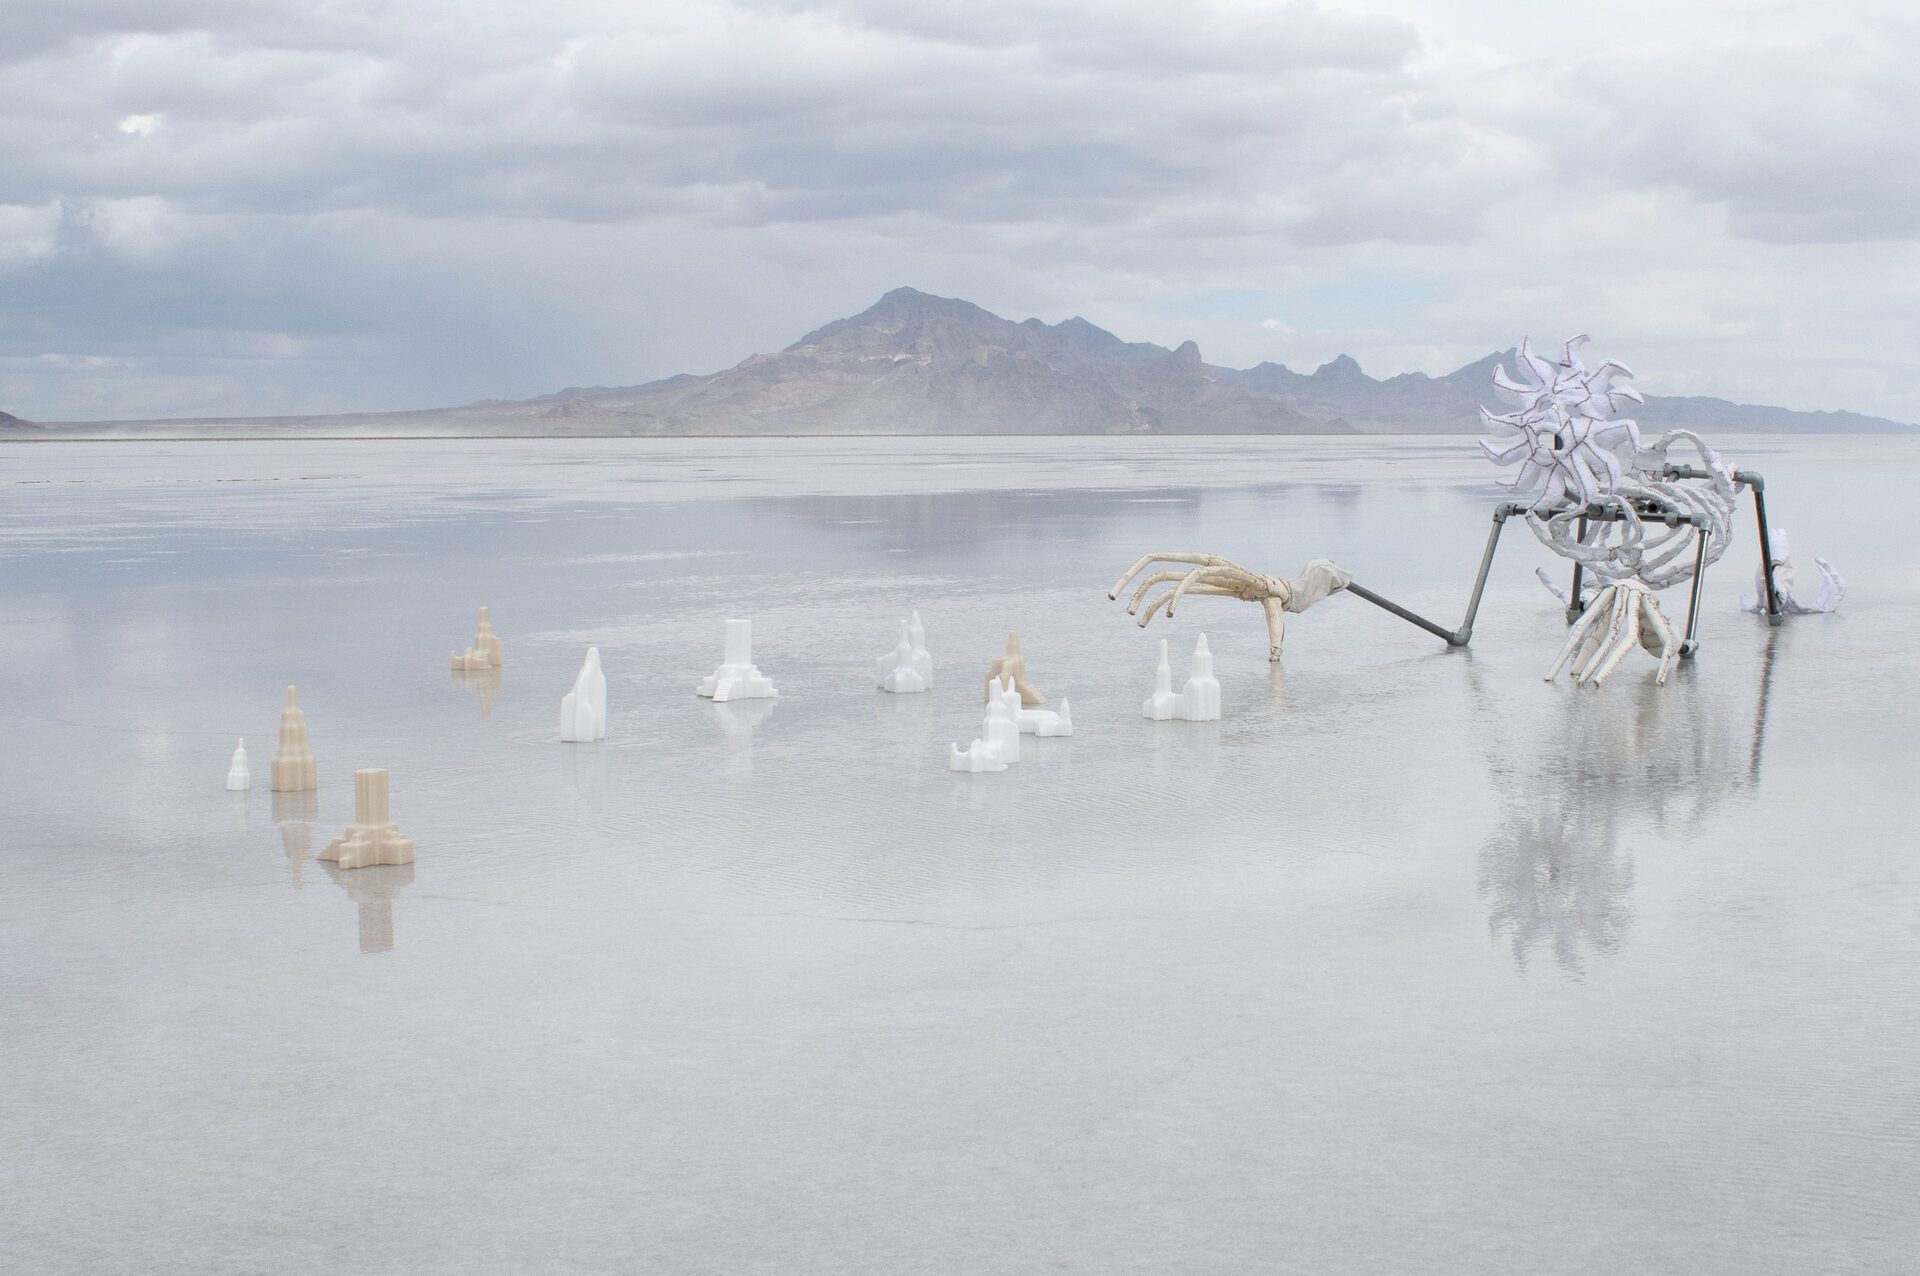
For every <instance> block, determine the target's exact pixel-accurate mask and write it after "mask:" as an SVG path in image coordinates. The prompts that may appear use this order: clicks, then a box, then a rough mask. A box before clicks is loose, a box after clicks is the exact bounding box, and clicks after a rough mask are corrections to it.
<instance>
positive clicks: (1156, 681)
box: [1140, 634, 1220, 722]
mask: <svg viewBox="0 0 1920 1276" xmlns="http://www.w3.org/2000/svg"><path fill="white" fill-rule="evenodd" d="M1140 712H1141V714H1142V716H1144V717H1148V718H1152V719H1153V720H1154V721H1155V722H1165V721H1167V720H1168V719H1170V718H1180V719H1184V720H1185V721H1187V722H1214V721H1217V720H1218V719H1219V717H1220V682H1219V680H1218V679H1217V678H1215V677H1214V676H1213V653H1212V652H1211V651H1209V650H1208V649H1207V636H1206V635H1205V634H1201V635H1200V641H1199V642H1196V643H1195V644H1194V645H1193V672H1192V673H1191V674H1189V675H1188V676H1187V685H1186V686H1184V687H1182V688H1181V689H1180V690H1179V691H1178V692H1175V691H1174V689H1173V668H1172V666H1171V665H1169V664H1168V663H1167V640H1166V639H1165V638H1162V639H1161V640H1160V666H1159V668H1157V669H1155V670H1154V671H1153V694H1152V695H1150V696H1148V697H1147V700H1146V703H1145V704H1142V705H1141V706H1140Z"/></svg>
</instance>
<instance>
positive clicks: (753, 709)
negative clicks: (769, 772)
mask: <svg viewBox="0 0 1920 1276" xmlns="http://www.w3.org/2000/svg"><path fill="white" fill-rule="evenodd" d="M708 703H709V706H710V708H711V710H712V712H713V720H714V721H715V722H717V723H719V724H720V732H721V734H722V735H724V736H725V737H726V740H727V774H728V775H729V776H730V777H732V778H734V779H737V780H750V779H752V778H753V733H754V732H755V731H758V730H759V729H760V724H761V723H763V722H765V721H766V720H767V719H768V718H769V717H771V716H773V710H774V706H776V705H778V704H779V703H780V702H779V701H778V700H774V699H766V700H721V701H717V702H716V701H709V702H708Z"/></svg>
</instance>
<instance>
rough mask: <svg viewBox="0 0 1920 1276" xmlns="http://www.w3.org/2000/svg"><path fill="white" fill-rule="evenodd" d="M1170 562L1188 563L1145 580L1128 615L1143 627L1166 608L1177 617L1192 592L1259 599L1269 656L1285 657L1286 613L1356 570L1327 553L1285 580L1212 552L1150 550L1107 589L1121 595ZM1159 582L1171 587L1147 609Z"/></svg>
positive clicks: (1333, 589)
mask: <svg viewBox="0 0 1920 1276" xmlns="http://www.w3.org/2000/svg"><path fill="white" fill-rule="evenodd" d="M1165 563H1180V564H1182V566H1180V567H1177V568H1162V569H1161V570H1159V571H1155V572H1154V573H1152V574H1151V575H1149V576H1148V577H1147V578H1146V579H1145V580H1143V581H1141V582H1140V585H1139V588H1137V589H1136V590H1134V594H1133V598H1132V600H1131V601H1130V602H1128V603H1127V614H1128V615H1129V616H1138V617H1140V626H1141V628H1143V629H1144V628H1146V624H1147V622H1148V621H1150V620H1152V619H1153V618H1154V615H1155V614H1156V613H1157V612H1159V611H1160V610H1161V609H1162V608H1165V609H1166V613H1167V615H1168V617H1169V618H1171V617H1172V615H1173V609H1174V608H1175V607H1177V606H1179V605H1180V600H1181V599H1182V598H1185V597H1186V596H1187V595H1188V594H1198V595H1200V596H1202V597H1212V598H1240V599H1244V600H1246V601H1247V602H1250V603H1259V604H1260V609H1261V610H1262V611H1264V612H1265V613H1266V615H1267V659H1268V660H1278V659H1280V646H1281V644H1282V643H1284V642H1285V641H1286V639H1287V616H1286V613H1288V612H1290V611H1292V612H1301V611H1305V610H1306V609H1307V608H1309V607H1311V606H1313V605H1314V604H1315V603H1317V602H1319V601H1320V600H1321V599H1322V598H1325V597H1326V596H1327V595H1328V594H1335V593H1338V592H1339V591H1341V590H1343V589H1345V588H1346V587H1347V585H1348V584H1349V583H1351V582H1352V580H1353V573H1351V572H1349V571H1347V570H1345V569H1344V568H1341V567H1338V566H1336V565H1335V564H1333V563H1332V562H1329V561H1328V560H1327V559H1324V558H1316V559H1314V560H1313V561H1312V562H1310V563H1308V564H1307V565H1306V566H1305V567H1304V568H1302V569H1301V571H1300V574H1299V575H1298V576H1295V577H1292V578H1291V579H1288V580H1280V579H1277V578H1276V577H1273V576H1262V575H1261V574H1260V573H1258V572H1252V571H1248V570H1247V569H1246V568H1244V567H1242V566H1240V565H1239V564H1238V563H1234V562H1230V561H1228V560H1227V559H1224V558H1217V557H1215V556H1214V555H1212V554H1148V555H1146V556H1145V557H1144V558H1142V559H1141V560H1140V561H1139V562H1137V563H1135V564H1134V565H1133V566H1132V567H1129V568H1128V569H1127V571H1126V574H1125V575H1123V576H1122V577H1121V578H1120V579H1119V580H1117V581H1115V582H1114V585H1113V588H1112V589H1110V590H1108V591H1107V597H1108V598H1114V599H1117V598H1119V597H1120V591H1121V590H1123V589H1125V588H1126V587H1127V585H1128V583H1129V582H1131V581H1132V580H1133V578H1134V577H1135V576H1138V575H1139V574H1140V573H1141V572H1143V571H1146V570H1147V568H1148V567H1149V566H1156V565H1160V564H1165ZM1155 585H1166V586H1168V588H1167V589H1165V590H1163V591H1161V593H1160V595H1159V596H1158V597H1157V598H1155V599H1154V600H1153V601H1152V602H1150V603H1147V608H1146V610H1145V611H1141V610H1140V604H1141V602H1142V601H1143V600H1145V598H1146V596H1147V594H1148V593H1149V592H1151V591H1152V589H1153V587H1154V586H1155Z"/></svg>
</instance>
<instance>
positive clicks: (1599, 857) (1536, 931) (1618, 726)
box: [1479, 631, 1778, 978]
mask: <svg viewBox="0 0 1920 1276" xmlns="http://www.w3.org/2000/svg"><path fill="white" fill-rule="evenodd" d="M1777 637H1778V635H1777V632H1776V631H1770V632H1769V633H1768V634H1767V640H1766V646H1765V648H1764V651H1763V654H1762V663H1761V670H1760V677H1759V678H1758V679H1757V682H1756V687H1755V691H1754V700H1753V710H1752V719H1751V726H1750V727H1748V728H1747V729H1745V730H1743V729H1742V728H1741V725H1740V724H1739V723H1738V722H1737V721H1736V717H1737V714H1736V713H1734V712H1730V711H1729V710H1728V708H1727V706H1726V705H1725V704H1724V703H1722V702H1716V701H1713V700H1711V699H1710V697H1709V695H1708V694H1707V689H1706V688H1703V687H1700V686H1699V685H1698V684H1697V683H1693V682H1692V680H1691V679H1689V683H1690V685H1689V686H1687V687H1685V688H1683V690H1684V691H1686V692H1689V693H1692V694H1689V695H1686V696H1684V697H1674V696H1672V695H1670V693H1669V690H1667V689H1662V688H1661V687H1659V686H1657V685H1656V684H1655V682H1654V680H1653V679H1652V678H1651V677H1649V678H1645V679H1642V680H1639V681H1638V682H1637V683H1636V684H1635V685H1634V687H1633V688H1632V690H1631V693H1630V697H1631V698H1630V700H1629V698H1628V697H1622V698H1621V700H1620V701H1618V702H1605V703H1603V702H1600V701H1597V700H1595V699H1594V698H1593V697H1590V696H1576V695H1567V696H1565V697H1564V698H1562V699H1561V701H1560V705H1559V709H1558V716H1557V718H1556V720H1555V723H1554V727H1553V729H1551V730H1548V731H1545V732H1539V733H1529V735H1528V736H1527V738H1526V739H1525V740H1524V741H1518V740H1516V741H1510V742H1506V743H1505V747H1501V746H1496V747H1500V748H1501V751H1500V752H1498V753H1496V754H1494V755H1493V756H1492V758H1491V770H1492V772H1493V777H1492V778H1493V782H1494V784H1495V785H1496V786H1497V787H1498V788H1499V789H1500V790H1501V791H1503V792H1507V793H1511V794H1515V795H1517V796H1515V797H1513V798H1512V799H1510V800H1509V801H1508V803H1507V807H1506V810H1505V812H1504V814H1503V815H1502V817H1501V820H1500V823H1499V825H1498V827H1497V828H1496V829H1495V830H1494V832H1493V834H1492V836H1491V837H1489V838H1488V839H1487V842H1486V844H1485V845H1484V846H1483V847H1482V849H1481V851H1480V866H1479V888H1480V897H1481V899H1482V901H1483V902H1484V903H1485V904H1486V905H1487V931H1488V934H1489V936H1490V937H1491V938H1493V939H1494V940H1496V941H1499V942H1503V943H1505V944H1506V945H1507V946H1508V947H1509V948H1510V949H1511V950H1512V953H1513V960H1514V964H1515V966H1516V967H1518V968H1519V969H1520V970H1521V971H1523V972H1524V971H1525V970H1526V969H1527V967H1528V964H1529V963H1530V962H1531V961H1532V960H1533V959H1534V958H1535V956H1536V955H1538V954H1541V953H1547V952H1550V953H1551V954H1552V955H1553V960H1554V963H1555V964H1556V965H1557V966H1558V967H1559V968H1560V970H1561V971H1562V972H1563V973H1565V974H1567V975H1569V976H1572V977H1574V978H1579V977H1581V976H1583V975H1584V974H1585V973H1586V969H1587V962H1588V960H1589V959H1590V958H1591V957H1595V956H1598V957H1606V956H1610V955H1612V954H1613V953H1616V952H1618V951H1619V950H1620V949H1621V948H1622V947H1623V946H1624V944H1625V943H1626V939H1627V935H1628V932H1629V930H1630V929H1631V927H1632V925H1633V881H1634V851H1633V847H1634V841H1635V840H1636V839H1637V840H1639V841H1640V842H1641V844H1642V845H1650V844H1652V841H1651V840H1650V837H1649V835H1650V834H1652V835H1654V837H1656V838H1657V837H1658V835H1661V834H1666V835H1669V836H1671V835H1674V834H1684V833H1685V832H1686V831H1688V830H1690V829H1694V828H1698V827H1699V826H1700V825H1702V824H1703V823H1705V822H1706V821H1707V820H1709V819H1711V818H1713V817H1714V816H1715V815H1716V814H1717V813H1718V811H1719V809H1720V807H1721V804H1722V803H1723V802H1725V800H1726V799H1727V798H1728V797H1729V796H1730V795H1732V794H1735V793H1738V792H1741V791H1744V790H1751V789H1752V788H1754V787H1755V786H1756V785H1757V784H1758V783H1759V779H1760V759H1761V752H1762V749H1763V746H1764V744H1765V739H1766V727H1767V696H1768V691H1769V688H1770V685H1771V683H1772V680H1773V655H1774V643H1775V642H1776V641H1777ZM1483 703H1484V698H1483ZM1495 738H1496V739H1498V737H1497V736H1496V737H1495Z"/></svg>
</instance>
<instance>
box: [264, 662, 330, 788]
mask: <svg viewBox="0 0 1920 1276" xmlns="http://www.w3.org/2000/svg"><path fill="white" fill-rule="evenodd" d="M271 770H272V779H271V782H270V787H271V788H272V789H273V791H274V792H275V793H303V792H305V791H306V790H308V789H317V788H319V787H320V779H319V776H318V774H317V773H316V771H315V769H314V764H313V748H312V745H311V744H310V742H309V739H308V736H307V714H306V711H305V710H304V709H302V708H301V707H300V702H299V701H298V700H297V699H295V692H294V689H293V688H292V687H288V688H287V707H286V708H284V709H282V710H281V711H280V747H279V749H278V750H277V751H276V752H275V753H274V755H273V766H272V768H271Z"/></svg>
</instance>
